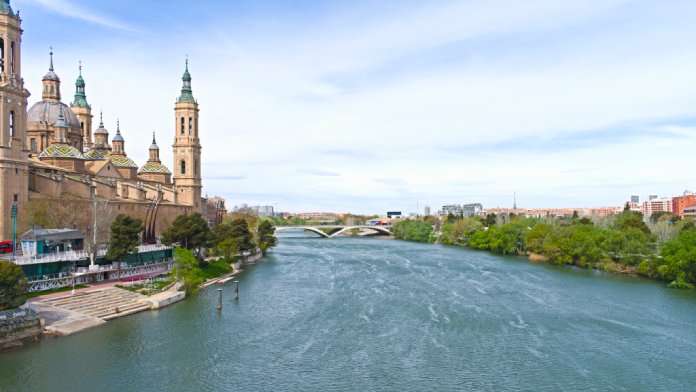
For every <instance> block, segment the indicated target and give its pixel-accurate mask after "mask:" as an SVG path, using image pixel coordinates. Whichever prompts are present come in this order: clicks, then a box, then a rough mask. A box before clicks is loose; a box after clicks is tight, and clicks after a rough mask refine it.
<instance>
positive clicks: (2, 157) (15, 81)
mask: <svg viewBox="0 0 696 392" xmlns="http://www.w3.org/2000/svg"><path fill="white" fill-rule="evenodd" d="M21 24H22V20H21V19H20V18H19V16H18V15H17V14H15V12H14V11H13V10H12V7H10V1H9V0H0V113H1V115H0V235H1V236H2V239H3V240H5V239H11V238H12V237H11V236H12V214H11V210H12V206H13V205H15V204H16V205H17V208H20V207H21V206H22V205H23V204H26V203H27V201H28V200H29V159H28V154H29V150H28V149H27V146H26V143H27V141H26V135H25V130H26V128H27V124H26V117H27V98H28V97H29V91H27V90H26V89H24V80H23V79H22V72H21V64H22V63H21V45H22V40H21V36H22V28H21Z"/></svg>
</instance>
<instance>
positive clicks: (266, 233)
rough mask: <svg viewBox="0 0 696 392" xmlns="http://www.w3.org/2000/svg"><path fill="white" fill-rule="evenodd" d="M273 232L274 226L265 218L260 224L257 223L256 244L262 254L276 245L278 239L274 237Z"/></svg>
mask: <svg viewBox="0 0 696 392" xmlns="http://www.w3.org/2000/svg"><path fill="white" fill-rule="evenodd" d="M274 234H275V227H273V224H271V222H269V221H267V220H265V221H263V222H261V224H259V228H258V245H259V249H261V252H263V254H266V251H267V250H268V249H269V248H272V247H274V246H276V243H277V242H278V239H277V238H276V237H275V235H274Z"/></svg>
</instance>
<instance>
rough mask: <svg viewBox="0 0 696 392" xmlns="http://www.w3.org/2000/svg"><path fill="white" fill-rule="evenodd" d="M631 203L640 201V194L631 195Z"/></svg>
mask: <svg viewBox="0 0 696 392" xmlns="http://www.w3.org/2000/svg"><path fill="white" fill-rule="evenodd" d="M631 203H636V204H638V203H640V196H638V195H631Z"/></svg>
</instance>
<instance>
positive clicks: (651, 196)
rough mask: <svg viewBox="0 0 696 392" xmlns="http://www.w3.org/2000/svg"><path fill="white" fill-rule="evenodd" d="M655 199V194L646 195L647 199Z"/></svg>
mask: <svg viewBox="0 0 696 392" xmlns="http://www.w3.org/2000/svg"><path fill="white" fill-rule="evenodd" d="M655 199H657V195H648V200H655Z"/></svg>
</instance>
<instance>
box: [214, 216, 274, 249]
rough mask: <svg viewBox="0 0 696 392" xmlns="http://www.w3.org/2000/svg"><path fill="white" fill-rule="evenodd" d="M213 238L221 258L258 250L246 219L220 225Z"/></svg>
mask: <svg viewBox="0 0 696 392" xmlns="http://www.w3.org/2000/svg"><path fill="white" fill-rule="evenodd" d="M269 224H270V223H269ZM271 227H273V226H272V225H271ZM213 237H214V239H213V243H214V247H215V249H216V252H217V253H218V254H219V255H221V256H225V257H236V256H237V255H238V254H239V253H240V252H245V251H250V250H254V249H256V246H255V245H254V243H253V239H254V236H253V234H252V233H251V231H250V230H249V226H248V224H247V221H246V220H245V219H244V218H238V219H235V220H233V221H231V222H226V223H222V224H220V225H218V226H217V227H216V228H215V231H214V235H213Z"/></svg>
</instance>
